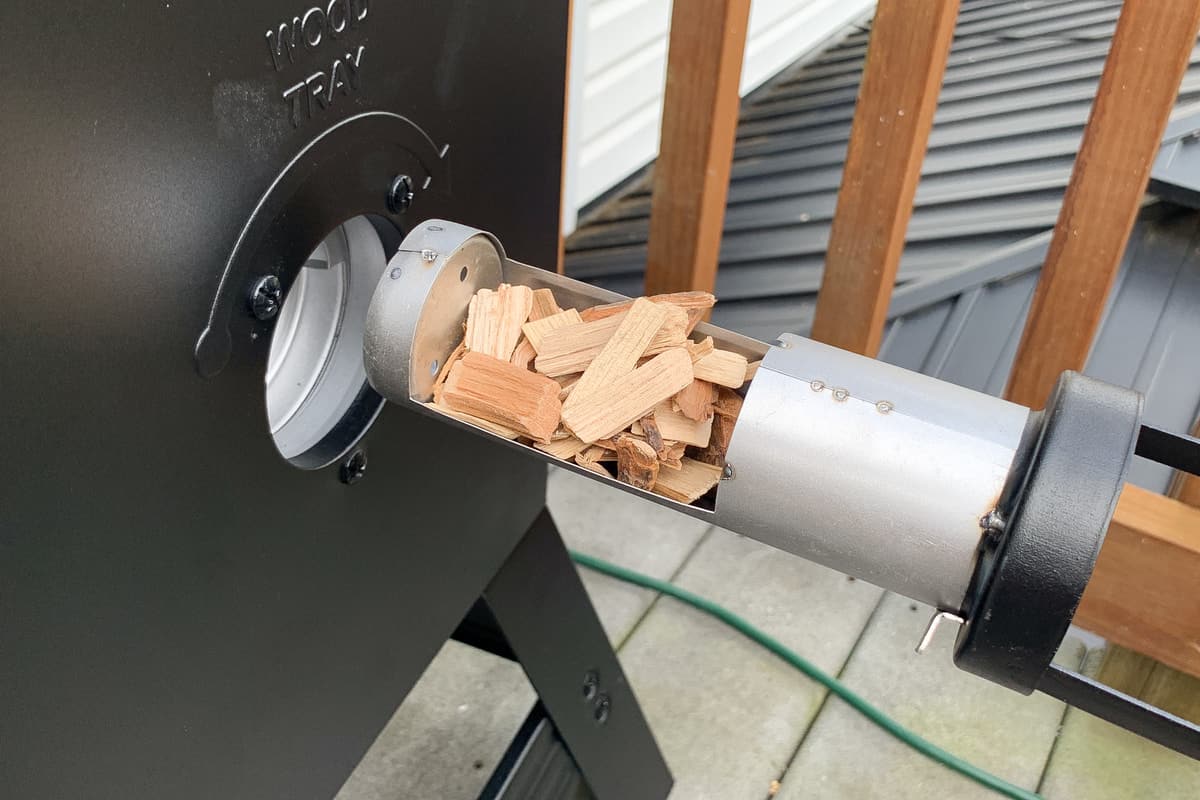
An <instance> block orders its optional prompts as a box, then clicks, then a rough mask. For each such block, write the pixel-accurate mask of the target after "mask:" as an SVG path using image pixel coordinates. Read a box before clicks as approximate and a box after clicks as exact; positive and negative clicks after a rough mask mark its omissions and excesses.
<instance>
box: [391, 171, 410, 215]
mask: <svg viewBox="0 0 1200 800" xmlns="http://www.w3.org/2000/svg"><path fill="white" fill-rule="evenodd" d="M412 201H413V182H412V178H410V177H408V176H407V175H397V176H396V177H394V178H392V183H391V185H390V186H389V187H388V193H387V207H388V210H389V211H391V212H392V213H393V214H403V213H404V212H405V211H408V207H409V206H411V205H412Z"/></svg>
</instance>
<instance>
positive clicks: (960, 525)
mask: <svg viewBox="0 0 1200 800" xmlns="http://www.w3.org/2000/svg"><path fill="white" fill-rule="evenodd" d="M502 281H506V282H510V283H521V284H525V285H529V286H533V287H535V288H538V287H549V288H551V289H553V290H554V292H555V295H556V297H557V298H558V300H559V303H560V305H563V306H564V307H565V306H576V307H586V306H590V305H595V304H598V303H605V302H611V301H612V300H614V299H618V296H616V295H613V294H612V293H610V292H605V291H603V290H600V289H596V288H595V287H592V286H589V285H587V284H584V283H580V282H578V281H573V280H571V279H569V278H565V277H562V276H560V275H556V274H554V273H551V272H546V271H543V270H539V269H536V268H533V267H529V266H527V265H524V264H520V263H519V262H515V261H511V260H509V259H508V258H506V257H505V255H504V251H503V248H502V247H501V245H500V243H499V242H498V241H497V240H496V239H495V238H494V237H492V236H491V235H489V234H486V233H484V232H482V231H479V230H476V229H473V228H468V227H465V226H462V225H457V224H455V223H450V222H443V221H439V220H432V221H429V222H427V223H423V224H422V225H421V226H419V227H418V228H417V229H415V230H414V231H413V233H411V234H410V235H409V236H408V238H406V240H405V242H404V244H403V245H402V247H401V251H400V252H399V253H397V255H396V256H395V257H394V258H393V259H392V260H391V262H390V263H389V264H388V269H387V270H385V271H384V275H383V278H382V280H381V281H380V284H379V287H378V289H377V290H376V293H375V297H374V299H373V301H372V304H371V309H370V311H369V313H368V318H367V330H366V336H365V339H364V351H363V357H364V363H365V366H366V370H367V376H368V378H369V379H370V381H371V383H372V385H373V386H374V387H375V389H376V390H377V391H378V392H379V393H380V394H382V395H383V396H384V397H385V398H387V399H388V400H391V401H393V402H396V403H400V404H402V405H407V406H408V407H410V408H413V409H414V410H417V411H421V412H428V409H427V408H426V407H425V406H424V403H425V402H427V401H428V400H429V399H430V392H431V390H432V386H433V378H434V376H435V375H436V374H437V369H438V366H439V365H440V364H441V363H442V362H443V361H444V359H445V358H447V357H448V356H449V355H450V352H451V350H452V349H453V347H454V346H455V345H456V344H457V342H458V340H459V339H460V338H461V333H462V327H461V326H462V323H463V320H464V319H465V316H466V309H467V303H468V301H469V300H470V297H471V296H472V295H473V294H474V293H475V291H477V290H478V289H480V288H483V287H494V286H496V285H498V284H499V283H500V282H502ZM697 332H698V333H700V334H701V335H711V336H713V338H714V340H715V341H716V344H717V346H718V347H721V348H724V349H730V350H735V351H738V352H741V353H743V354H745V355H747V356H748V357H750V358H752V359H759V358H761V359H763V363H762V365H761V367H760V368H759V370H758V373H757V375H756V376H755V378H754V380H753V381H752V382H751V384H750V386H749V389H748V390H747V392H746V397H745V404H744V406H743V408H742V412H741V415H740V416H739V418H738V423H737V426H736V428H735V429H734V433H733V440H732V442H731V444H730V448H729V452H728V466H729V468H730V470H729V475H728V477H727V479H726V480H724V481H722V482H721V484H720V486H719V487H718V489H717V493H716V500H715V504H714V506H713V507H712V508H710V509H705V508H700V507H697V506H689V505H683V504H680V503H677V502H674V501H672V500H668V499H666V498H664V497H661V496H659V495H655V494H651V493H647V492H643V491H641V490H638V489H634V488H633V487H631V486H628V485H627V484H624V483H620V482H618V481H616V480H615V479H612V478H606V477H605V476H601V475H597V474H596V473H593V472H590V471H587V470H583V469H580V468H578V467H575V465H573V464H568V463H566V462H562V461H559V460H557V459H554V458H552V457H550V456H547V455H546V454H545V453H542V452H541V451H539V450H536V449H534V448H532V447H527V446H525V445H522V444H519V443H516V442H510V441H506V440H504V439H501V438H499V437H495V436H493V435H492V434H490V433H487V432H485V431H482V430H480V429H478V428H474V427H473V426H470V425H467V424H466V423H462V422H459V421H457V420H453V419H450V418H448V417H444V416H442V415H437V416H438V418H439V419H441V420H443V421H444V422H446V424H450V425H458V426H461V427H466V428H469V429H471V430H473V431H476V432H478V433H480V434H481V435H484V436H489V437H491V438H493V439H494V440H495V441H496V443H497V444H498V445H499V446H505V447H515V448H519V449H521V450H523V451H525V452H527V453H528V454H529V455H530V456H532V457H536V458H542V459H544V460H547V461H550V462H552V463H554V464H556V465H559V466H562V467H564V468H566V469H573V470H575V471H577V472H580V473H581V474H584V475H587V476H588V477H590V478H593V479H595V480H599V481H602V482H606V483H609V484H611V485H613V486H615V487H617V488H620V489H622V490H624V491H628V492H632V493H634V494H638V495H641V496H643V497H646V498H648V499H650V500H652V501H653V502H656V503H659V504H661V505H666V506H670V507H671V508H674V509H676V510H678V511H680V512H682V513H686V514H690V515H692V516H697V517H701V518H704V519H707V520H709V521H711V522H712V523H714V524H716V525H719V526H721V527H724V528H728V529H729V530H732V531H736V532H738V533H741V534H744V535H746V536H750V537H752V538H755V539H758V540H760V541H763V542H766V543H768V544H770V545H773V546H775V547H778V548H780V549H782V550H786V551H788V552H790V553H795V554H797V555H800V556H803V557H805V558H808V559H811V560H813V561H817V562H819V563H822V564H825V565H827V566H830V567H833V568H834V569H837V570H841V571H843V572H846V573H847V574H850V575H854V576H856V577H859V578H862V579H864V580H867V581H870V582H871V583H874V584H876V585H878V586H882V587H884V588H886V589H890V590H893V591H896V592H899V593H901V594H904V595H906V596H908V597H911V598H914V599H917V600H920V601H922V602H926V603H929V604H931V605H935V606H937V607H939V608H942V609H945V610H954V611H957V610H960V609H961V608H962V605H963V598H964V597H965V595H966V592H967V588H968V585H969V583H970V581H971V577H972V573H973V571H974V568H975V563H976V554H977V550H978V547H979V543H980V540H981V538H982V536H983V528H982V525H981V519H982V518H983V517H984V516H985V515H986V514H987V513H988V512H989V511H991V510H992V509H993V508H994V507H995V506H996V503H997V500H998V498H999V496H1000V493H1001V491H1002V489H1003V488H1004V485H1005V482H1006V480H1007V478H1008V474H1009V471H1010V469H1011V468H1012V466H1013V462H1014V458H1015V454H1016V451H1017V448H1018V445H1019V444H1020V440H1021V436H1022V433H1023V432H1024V429H1025V426H1026V423H1027V421H1028V417H1029V410H1028V409H1026V408H1024V407H1023V406H1018V405H1014V404H1012V403H1008V402H1005V401H1003V400H998V399H996V398H993V397H990V396H988V395H984V394H980V393H978V392H973V391H970V390H968V389H963V388H961V387H958V386H954V385H952V384H948V383H945V382H942V381H938V380H935V379H933V378H929V377H926V376H923V375H919V374H917V373H913V372H909V371H908V370H904V369H900V368H898V367H893V366H891V365H888V364H884V363H882V362H879V361H875V360H873V359H869V358H863V357H861V356H856V355H854V354H851V353H847V352H845V351H842V350H838V349H836V348H832V347H827V346H825V345H821V344H818V343H816V342H812V341H809V340H807V339H803V338H800V337H795V336H790V335H785V336H784V337H783V338H782V339H781V341H780V344H779V345H778V346H768V345H765V344H763V343H761V342H757V341H754V340H752V339H747V338H746V337H743V336H740V335H738V334H735V333H732V332H730V331H725V330H722V329H720V328H715V327H713V326H701V327H698V328H697ZM429 413H432V412H429Z"/></svg>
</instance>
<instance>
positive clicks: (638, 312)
mask: <svg viewBox="0 0 1200 800" xmlns="http://www.w3.org/2000/svg"><path fill="white" fill-rule="evenodd" d="M667 312H668V309H667V308H666V307H664V306H661V305H655V304H654V303H651V302H650V301H649V300H647V299H646V298H644V297H639V298H638V299H637V300H634V301H633V305H632V306H630V308H629V312H628V313H626V314H624V315H623V317H622V319H621V324H620V325H618V326H617V329H616V330H615V331H614V332H613V335H612V336H611V337H610V338H609V340H608V341H607V342H605V343H604V347H602V348H601V349H600V352H599V353H597V354H596V357H595V358H594V359H592V363H590V364H588V366H587V369H585V370H584V371H583V376H582V377H580V379H579V382H578V383H576V384H575V388H574V389H573V390H572V391H571V396H570V397H568V398H567V401H566V402H565V403H563V410H564V411H566V410H567V409H569V408H571V407H572V406H574V405H577V404H579V403H583V402H586V401H587V399H588V396H589V395H591V394H592V393H594V392H595V391H597V390H601V389H604V388H605V387H607V386H609V385H610V384H611V383H612V382H613V381H615V380H616V379H617V378H621V377H623V376H625V375H627V374H629V373H630V372H633V370H634V368H635V367H637V363H638V359H640V358H641V357H642V356H643V355H644V354H645V352H646V349H647V348H648V347H649V346H650V342H652V341H653V340H654V337H655V336H656V335H657V334H658V332H659V331H660V330H661V329H662V327H663V325H665V324H666V323H667V318H668V316H669V314H668V313H667Z"/></svg>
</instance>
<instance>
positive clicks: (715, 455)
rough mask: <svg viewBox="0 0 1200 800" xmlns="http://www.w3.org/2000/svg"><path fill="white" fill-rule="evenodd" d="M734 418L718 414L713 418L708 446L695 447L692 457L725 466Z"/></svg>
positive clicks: (706, 462)
mask: <svg viewBox="0 0 1200 800" xmlns="http://www.w3.org/2000/svg"><path fill="white" fill-rule="evenodd" d="M734 422H735V420H734V418H733V417H727V416H724V415H722V414H717V415H716V416H714V417H713V419H712V433H711V434H710V435H709V438H708V447H705V448H703V449H693V451H692V454H691V455H692V458H694V459H696V460H697V461H701V462H703V463H705V464H713V465H715V466H718V467H724V466H725V455H726V454H727V453H728V452H729V439H730V437H731V436H733V425H734Z"/></svg>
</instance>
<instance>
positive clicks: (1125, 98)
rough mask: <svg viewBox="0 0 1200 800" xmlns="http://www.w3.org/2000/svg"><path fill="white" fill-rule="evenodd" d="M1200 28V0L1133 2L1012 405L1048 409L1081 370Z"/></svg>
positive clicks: (1028, 328) (1124, 16) (1051, 259)
mask: <svg viewBox="0 0 1200 800" xmlns="http://www.w3.org/2000/svg"><path fill="white" fill-rule="evenodd" d="M1198 27H1200V2H1198V0H1152V1H1150V0H1126V2H1125V5H1124V6H1123V8H1122V9H1121V16H1120V19H1119V20H1118V21H1117V28H1116V31H1115V33H1114V34H1113V40H1112V46H1111V47H1110V48H1109V51H1108V59H1107V60H1106V61H1105V63H1104V73H1103V75H1102V76H1101V78H1100V86H1099V88H1098V89H1097V90H1096V99H1095V101H1093V103H1092V113H1091V116H1090V117H1089V119H1088V124H1087V129H1086V130H1085V131H1084V135H1083V143H1082V144H1081V146H1080V148H1079V155H1078V156H1077V157H1076V159H1075V169H1074V171H1073V172H1072V174H1071V181H1070V183H1069V184H1068V185H1067V191H1066V195H1065V196H1064V197H1063V204H1062V210H1061V211H1060V212H1059V216H1058V223H1057V225H1056V226H1055V229H1054V236H1053V238H1052V239H1051V241H1050V248H1049V251H1048V252H1047V254H1046V263H1045V265H1044V266H1043V267H1042V275H1041V278H1040V279H1039V281H1038V285H1037V290H1036V291H1035V292H1034V295H1033V304H1032V306H1031V307H1030V310H1029V318H1028V320H1026V323H1025V332H1024V334H1023V335H1022V337H1021V344H1020V347H1019V348H1018V350H1017V358H1016V363H1015V365H1014V367H1013V372H1012V375H1011V376H1010V377H1009V382H1008V390H1007V392H1006V396H1007V397H1008V399H1010V400H1013V401H1015V402H1017V403H1021V404H1023V405H1027V406H1030V407H1031V408H1041V407H1042V405H1043V404H1044V403H1045V402H1046V398H1047V397H1048V396H1049V395H1050V390H1051V388H1052V387H1053V386H1054V382H1055V381H1056V380H1057V379H1058V375H1059V373H1060V372H1062V371H1063V370H1064V369H1075V370H1078V369H1082V368H1083V365H1084V362H1085V361H1086V360H1087V356H1088V351H1089V350H1090V348H1091V344H1092V339H1093V337H1094V336H1095V333H1096V328H1097V326H1099V324H1100V316H1101V314H1103V312H1104V303H1105V299H1106V298H1107V296H1108V292H1109V289H1110V288H1111V287H1112V283H1113V278H1114V277H1115V276H1116V273H1117V268H1118V267H1119V266H1120V263H1121V256H1122V253H1123V252H1124V250H1125V244H1126V242H1127V241H1128V240H1129V232H1130V230H1131V229H1132V228H1133V222H1134V220H1135V218H1136V217H1137V213H1138V209H1139V208H1140V206H1141V203H1142V195H1143V193H1144V192H1145V190H1146V181H1147V179H1148V177H1149V173H1150V166H1151V165H1152V164H1153V163H1154V158H1155V155H1156V154H1157V153H1158V148H1159V144H1160V142H1161V140H1162V135H1163V129H1164V128H1165V127H1166V124H1167V119H1168V117H1169V116H1170V114H1171V110H1172V109H1173V108H1174V105H1175V98H1176V95H1177V94H1178V90H1179V83H1180V81H1181V80H1182V79H1183V73H1184V71H1185V70H1186V69H1187V64H1188V59H1189V56H1190V54H1191V52H1192V48H1193V47H1194V46H1195V44H1196V32H1197V28H1198Z"/></svg>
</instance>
